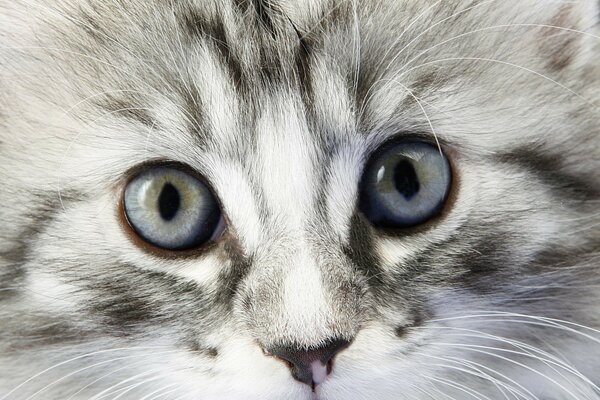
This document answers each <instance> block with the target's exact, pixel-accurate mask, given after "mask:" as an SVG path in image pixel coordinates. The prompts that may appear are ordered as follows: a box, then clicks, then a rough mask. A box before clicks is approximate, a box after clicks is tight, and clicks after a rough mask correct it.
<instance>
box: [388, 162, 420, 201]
mask: <svg viewBox="0 0 600 400" xmlns="http://www.w3.org/2000/svg"><path fill="white" fill-rule="evenodd" d="M394 183H395V185H396V190H397V191H398V192H400V193H401V194H402V195H403V196H404V198H405V199H406V200H411V199H412V198H413V197H415V196H416V195H417V194H418V193H419V190H420V188H421V184H420V183H419V177H418V176H417V172H416V171H415V167H414V166H413V165H412V163H411V162H410V161H407V160H402V161H400V162H399V163H398V164H397V165H396V168H395V169H394Z"/></svg>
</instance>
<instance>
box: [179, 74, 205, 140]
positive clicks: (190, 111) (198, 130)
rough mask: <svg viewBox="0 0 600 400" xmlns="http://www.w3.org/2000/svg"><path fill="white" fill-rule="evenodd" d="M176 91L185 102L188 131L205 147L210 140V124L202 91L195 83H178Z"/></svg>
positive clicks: (184, 110) (184, 108) (183, 109)
mask: <svg viewBox="0 0 600 400" xmlns="http://www.w3.org/2000/svg"><path fill="white" fill-rule="evenodd" d="M177 85H178V86H177V87H176V90H177V92H178V93H179V95H180V96H181V99H182V100H183V108H182V111H183V112H184V118H185V120H186V123H187V125H188V127H187V129H188V131H189V132H190V133H191V134H192V135H193V137H194V138H195V139H196V140H197V141H198V143H199V144H200V145H201V146H205V145H206V144H207V143H208V142H209V139H210V136H209V133H210V132H209V130H208V123H207V121H206V115H205V114H204V103H203V101H202V97H201V95H200V90H199V89H198V87H197V86H196V85H195V84H194V83H188V84H185V83H184V82H178V83H177Z"/></svg>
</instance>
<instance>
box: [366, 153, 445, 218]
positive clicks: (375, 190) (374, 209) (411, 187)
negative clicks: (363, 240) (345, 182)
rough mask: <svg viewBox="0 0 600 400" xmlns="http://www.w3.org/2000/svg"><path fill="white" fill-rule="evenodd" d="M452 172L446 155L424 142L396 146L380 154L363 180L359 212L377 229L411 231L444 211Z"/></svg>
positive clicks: (372, 161) (370, 163)
mask: <svg viewBox="0 0 600 400" xmlns="http://www.w3.org/2000/svg"><path fill="white" fill-rule="evenodd" d="M451 185H452V173H451V170H450V164H449V162H448V159H447V158H446V156H445V155H444V153H443V152H441V151H440V149H439V148H438V147H436V146H433V145H431V144H428V143H425V142H408V143H397V144H395V145H392V146H389V147H386V148H385V149H384V150H383V151H382V152H379V153H378V154H377V155H376V156H375V157H374V158H373V159H372V160H371V161H370V162H369V164H368V166H367V168H366V170H365V173H364V175H363V179H362V185H361V193H360V209H361V211H362V212H363V213H364V214H365V215H366V216H367V218H368V219H369V220H370V221H371V223H372V224H373V225H374V226H377V227H381V228H408V227H413V226H416V225H419V224H422V223H424V222H426V221H428V220H429V219H431V218H433V217H434V216H436V215H437V214H438V213H439V212H440V211H441V209H442V206H443V205H444V202H445V201H446V198H447V197H448V193H449V192H450V187H451Z"/></svg>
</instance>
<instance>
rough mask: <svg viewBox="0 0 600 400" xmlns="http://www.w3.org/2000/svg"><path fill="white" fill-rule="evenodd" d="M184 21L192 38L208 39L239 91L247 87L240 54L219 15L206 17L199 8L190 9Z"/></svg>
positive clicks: (183, 16)
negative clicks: (236, 52)
mask: <svg viewBox="0 0 600 400" xmlns="http://www.w3.org/2000/svg"><path fill="white" fill-rule="evenodd" d="M181 18H182V23H183V26H184V28H185V30H186V32H187V34H188V35H189V36H190V37H191V38H192V39H195V38H202V39H206V40H208V41H209V43H211V44H212V45H213V47H214V49H215V50H216V52H217V54H218V56H219V58H220V60H221V62H222V64H223V65H224V66H225V68H226V70H227V72H228V74H229V77H230V79H231V81H232V82H233V85H234V87H235V88H236V89H237V91H238V93H244V92H245V90H246V89H247V82H246V78H247V77H246V76H245V74H244V70H243V68H242V65H241V63H240V60H239V57H238V55H236V54H235V53H234V52H233V51H232V46H231V44H230V39H229V38H228V36H227V32H226V30H225V25H224V22H223V21H222V20H220V19H218V17H211V18H205V17H204V16H203V15H202V14H201V13H199V12H198V11H197V10H194V9H189V10H187V11H186V12H185V13H184V14H183V15H182V17H181Z"/></svg>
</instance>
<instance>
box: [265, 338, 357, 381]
mask: <svg viewBox="0 0 600 400" xmlns="http://www.w3.org/2000/svg"><path fill="white" fill-rule="evenodd" d="M349 345H350V342H349V341H347V340H344V339H335V340H330V341H328V342H327V344H326V345H325V346H321V347H318V348H314V349H308V350H306V349H301V348H298V347H296V346H274V347H271V348H267V349H265V352H266V353H267V354H268V355H270V356H273V357H275V358H278V359H280V360H282V361H284V362H285V363H286V365H287V366H288V368H289V369H290V372H291V373H292V377H294V379H296V380H297V381H299V382H302V383H305V384H307V385H309V386H311V387H312V388H313V390H314V388H315V387H316V386H317V385H320V384H321V383H323V382H324V381H325V379H326V378H327V376H328V375H329V374H330V373H331V371H332V369H333V359H334V357H335V356H336V355H337V354H338V353H339V352H340V351H342V350H344V349H345V348H347V347H348V346H349Z"/></svg>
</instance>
